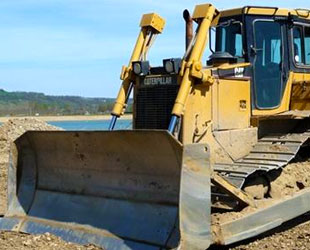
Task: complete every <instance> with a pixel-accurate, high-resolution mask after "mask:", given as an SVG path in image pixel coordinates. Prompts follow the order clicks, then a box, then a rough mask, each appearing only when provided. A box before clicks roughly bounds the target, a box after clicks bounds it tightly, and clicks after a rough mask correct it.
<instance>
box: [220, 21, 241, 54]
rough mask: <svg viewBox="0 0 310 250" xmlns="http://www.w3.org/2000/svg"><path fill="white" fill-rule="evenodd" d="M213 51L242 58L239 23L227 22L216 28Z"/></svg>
mask: <svg viewBox="0 0 310 250" xmlns="http://www.w3.org/2000/svg"><path fill="white" fill-rule="evenodd" d="M215 50H216V51H219V52H228V53H229V54H231V55H232V56H235V57H243V45H242V26H241V24H240V23H239V22H236V23H234V22H229V23H228V24H225V25H221V26H218V27H217V28H216V45H215Z"/></svg>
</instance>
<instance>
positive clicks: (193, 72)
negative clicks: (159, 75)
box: [168, 4, 218, 133]
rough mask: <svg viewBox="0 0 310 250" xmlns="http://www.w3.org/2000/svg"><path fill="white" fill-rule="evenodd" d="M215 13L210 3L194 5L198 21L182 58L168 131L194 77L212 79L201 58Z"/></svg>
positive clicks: (172, 126) (183, 103)
mask: <svg viewBox="0 0 310 250" xmlns="http://www.w3.org/2000/svg"><path fill="white" fill-rule="evenodd" d="M217 14H218V11H217V10H216V9H215V8H214V7H213V6H212V5H211V4H203V5H197V6H196V7H195V10H194V14H193V20H194V21H195V22H197V23H198V32H197V33H196V36H195V37H194V40H193V42H192V46H191V47H189V48H188V51H187V55H185V57H184V58H183V62H182V69H181V75H182V80H181V84H180V90H179V93H178V95H177V98H176V101H175V104H174V107H173V110H172V118H171V121H170V125H169V128H168V130H169V132H170V133H173V132H174V130H175V127H176V124H177V122H178V119H179V118H180V116H181V115H182V113H183V110H184V106H185V102H186V99H187V96H188V94H189V93H190V90H191V87H192V85H193V82H194V80H195V78H199V79H201V80H202V82H210V81H212V79H211V75H208V74H206V73H205V72H203V71H202V64H201V58H202V56H203V53H204V50H205V47H206V44H207V41H208V31H209V28H210V26H211V23H212V22H213V20H214V17H215V16H216V15H217Z"/></svg>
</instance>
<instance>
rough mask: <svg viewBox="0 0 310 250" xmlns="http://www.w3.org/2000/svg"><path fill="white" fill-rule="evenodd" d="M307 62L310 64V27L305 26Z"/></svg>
mask: <svg viewBox="0 0 310 250" xmlns="http://www.w3.org/2000/svg"><path fill="white" fill-rule="evenodd" d="M305 62H306V65H310V27H306V28H305Z"/></svg>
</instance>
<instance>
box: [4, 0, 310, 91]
mask: <svg viewBox="0 0 310 250" xmlns="http://www.w3.org/2000/svg"><path fill="white" fill-rule="evenodd" d="M211 2H212V4H213V5H215V6H216V7H217V8H218V9H220V10H223V9H229V8H236V7H241V6H244V5H262V6H270V3H272V5H277V6H278V7H286V8H309V9H310V2H309V0H298V1H296V0H287V1H276V0H275V1H270V0H269V1H268V0H260V1H256V0H254V1H249V0H248V1H244V0H239V1H231V0H229V1H227V0H214V1H211ZM201 3H205V2H203V1H193V0H128V1H125V0H0V89H5V90H7V91H33V92H41V93H45V94H49V95H78V96H84V97H115V96H116V95H117V92H118V89H119V86H120V84H121V82H120V80H119V75H120V70H121V66H122V65H127V63H128V60H129V57H130V54H131V51H132V49H133V46H134V44H135V41H136V37H137V34H138V32H139V23H140V19H141V16H142V15H143V14H144V13H151V12H156V13H158V14H160V15H161V16H162V17H164V18H165V19H166V27H165V29H164V32H163V34H161V35H159V36H158V37H157V38H156V40H155V43H154V45H153V47H152V48H151V51H150V53H149V60H150V62H151V64H152V65H154V66H159V65H161V64H162V59H164V58H172V57H182V55H183V53H184V21H183V18H182V12H183V10H184V9H185V8H187V9H189V10H190V11H191V12H192V11H193V9H194V6H195V5H196V4H201Z"/></svg>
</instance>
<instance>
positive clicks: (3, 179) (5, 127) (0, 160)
mask: <svg viewBox="0 0 310 250" xmlns="http://www.w3.org/2000/svg"><path fill="white" fill-rule="evenodd" d="M29 130H60V128H57V127H55V126H51V125H49V124H47V123H46V122H44V121H41V120H38V119H34V118H22V119H12V120H9V121H7V122H6V123H4V124H2V126H1V127H0V214H4V213H5V211H6V195H7V189H6V186H7V167H8V163H9V153H10V148H11V143H13V142H14V141H15V140H16V139H17V138H18V137H19V136H21V135H22V134H23V133H25V132H26V131H29Z"/></svg>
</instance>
